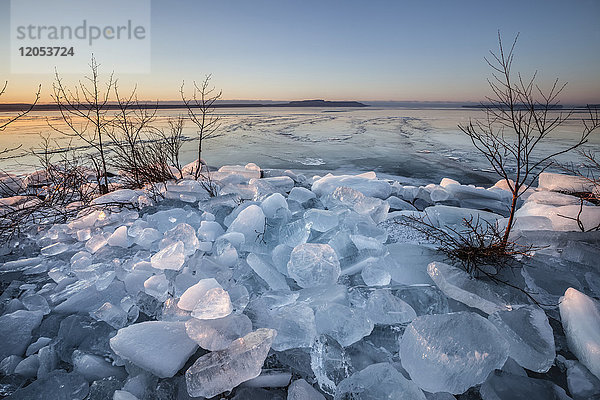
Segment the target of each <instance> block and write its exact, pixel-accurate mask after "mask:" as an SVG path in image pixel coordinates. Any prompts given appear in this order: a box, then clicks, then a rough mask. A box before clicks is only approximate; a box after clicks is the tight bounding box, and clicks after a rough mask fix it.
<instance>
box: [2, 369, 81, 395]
mask: <svg viewBox="0 0 600 400" xmlns="http://www.w3.org/2000/svg"><path fill="white" fill-rule="evenodd" d="M88 392H89V386H88V383H87V382H86V380H85V379H84V378H83V376H81V375H79V374H78V373H76V372H69V373H67V372H65V371H63V370H57V371H52V372H51V373H50V374H48V376H46V377H44V378H43V379H38V380H36V381H34V382H32V383H31V384H29V385H27V386H26V387H24V388H21V389H19V390H17V391H16V392H15V393H14V394H13V395H12V396H11V397H10V398H11V400H48V399H69V400H83V399H84V398H86V396H87V395H88Z"/></svg>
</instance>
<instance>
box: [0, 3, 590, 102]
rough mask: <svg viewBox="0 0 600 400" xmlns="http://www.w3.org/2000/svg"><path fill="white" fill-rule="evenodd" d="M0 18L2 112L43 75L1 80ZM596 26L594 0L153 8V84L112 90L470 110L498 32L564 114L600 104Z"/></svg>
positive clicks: (2, 71)
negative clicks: (447, 105)
mask: <svg viewBox="0 0 600 400" xmlns="http://www.w3.org/2000/svg"><path fill="white" fill-rule="evenodd" d="M7 10H8V0H0V25H1V28H0V35H1V36H0V59H1V62H0V80H6V79H8V80H9V83H10V85H11V86H10V89H12V90H10V91H9V92H8V93H7V96H6V97H5V98H3V101H11V100H12V101H26V100H27V98H28V97H29V96H28V94H29V93H30V92H31V91H32V89H33V88H34V87H35V85H36V83H37V82H40V83H42V84H43V86H44V88H45V90H44V94H47V93H48V89H49V87H50V85H51V72H52V71H48V74H46V75H43V74H42V75H22V74H11V73H10V69H9V65H8V61H7V60H8V54H7V52H8V51H9V50H8V49H9V46H8V43H7V42H8V34H9V32H8V25H9V24H8V17H7V15H8V12H7ZM599 16H600V1H597V0H572V1H564V0H562V1H558V0H530V1H523V0H520V1H515V0H504V1H501V2H488V1H481V0H479V1H468V0H463V1H460V0H458V1H442V0H441V1H427V0H425V1H382V0H379V1H377V0H375V1H368V2H367V1H354V0H344V1H341V0H340V1H325V0H319V1H315V0H301V1H300V0H298V1H288V0H236V1H228V0H222V1H205V0H200V1H198V0H187V1H184V0H178V1H177V0H175V1H173V0H171V1H167V0H154V1H152V27H151V29H152V62H151V64H152V65H151V71H152V72H151V73H150V74H139V75H137V74H127V75H120V80H121V82H123V84H124V83H125V82H132V83H133V82H137V84H138V88H139V93H140V96H141V97H143V98H147V99H161V100H174V99H177V98H178V90H179V85H180V84H181V81H182V79H185V80H187V81H191V80H193V79H197V80H198V79H201V78H202V77H203V75H204V74H207V73H212V74H213V82H214V84H215V85H216V86H217V87H219V88H222V89H223V93H224V97H225V98H227V99H273V100H296V99H306V98H325V99H330V100H335V99H352V100H423V101H434V100H440V101H478V100H482V99H483V96H485V94H487V91H488V89H487V86H486V82H485V79H486V77H487V76H488V75H489V69H488V67H487V66H486V64H485V62H484V60H483V57H484V56H486V55H487V52H488V50H489V49H495V48H496V45H497V42H496V32H497V30H498V29H500V30H501V31H502V33H503V35H504V37H505V40H506V41H507V42H509V41H510V40H511V39H512V38H513V37H514V35H515V34H516V33H517V32H520V34H521V36H520V40H519V43H518V46H517V55H516V65H515V67H516V68H518V69H520V70H522V71H524V72H526V73H529V72H532V71H533V70H534V69H535V68H537V69H539V70H540V73H541V75H540V77H541V79H542V80H543V81H548V80H550V79H552V78H554V77H559V78H561V79H562V80H565V81H568V82H569V86H568V88H567V90H566V92H565V93H564V95H563V96H562V99H563V102H565V103H587V102H600V17H599ZM100 62H101V60H100ZM67 78H69V79H70V78H73V79H74V78H76V77H75V76H68V77H67Z"/></svg>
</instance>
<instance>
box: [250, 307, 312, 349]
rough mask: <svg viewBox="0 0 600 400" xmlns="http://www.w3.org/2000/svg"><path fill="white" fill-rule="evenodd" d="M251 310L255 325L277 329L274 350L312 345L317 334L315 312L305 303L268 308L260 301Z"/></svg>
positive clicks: (273, 344)
mask: <svg viewBox="0 0 600 400" xmlns="http://www.w3.org/2000/svg"><path fill="white" fill-rule="evenodd" d="M257 306H258V307H257ZM250 312H251V313H252V315H251V317H252V319H253V322H254V325H255V326H257V327H261V328H272V329H275V330H276V331H277V337H276V338H275V339H274V340H273V343H272V347H273V350H276V351H284V350H288V349H293V348H300V347H310V346H311V345H312V343H313V341H314V339H315V337H316V336H317V329H316V327H315V316H314V312H313V310H312V308H310V307H309V306H307V305H305V304H302V303H300V304H298V303H291V304H285V305H282V306H280V305H276V306H273V307H272V308H268V307H267V306H264V303H261V302H260V301H258V302H257V303H253V304H252V305H251V310H250Z"/></svg>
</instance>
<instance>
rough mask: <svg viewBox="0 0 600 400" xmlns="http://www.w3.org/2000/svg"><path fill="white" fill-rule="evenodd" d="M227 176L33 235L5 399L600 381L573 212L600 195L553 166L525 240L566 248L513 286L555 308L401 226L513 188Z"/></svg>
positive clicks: (14, 318) (579, 390)
mask: <svg viewBox="0 0 600 400" xmlns="http://www.w3.org/2000/svg"><path fill="white" fill-rule="evenodd" d="M211 178H212V180H213V182H215V183H216V184H217V185H218V193H219V195H218V196H216V197H211V196H210V195H209V193H207V191H206V189H205V188H204V187H203V186H202V185H201V184H199V183H198V182H197V181H194V180H191V179H183V180H180V181H179V182H172V183H167V184H166V185H165V186H164V187H162V189H161V192H162V194H163V196H164V199H163V200H161V201H154V200H152V199H151V198H150V196H148V193H146V192H144V191H143V190H129V189H121V190H117V191H115V192H112V193H109V194H108V195H105V196H102V197H99V198H97V199H96V200H94V202H95V203H96V204H102V203H105V204H107V203H112V202H115V201H117V202H120V203H129V204H131V206H132V209H124V208H122V209H116V208H112V207H109V208H107V209H98V210H95V211H93V212H91V213H87V214H82V215H81V216H79V217H78V218H75V219H73V220H71V221H69V222H68V223H67V224H62V225H55V226H54V227H52V228H50V229H49V230H47V231H43V232H40V233H39V234H38V235H37V236H36V237H33V238H31V239H32V240H34V241H35V243H36V245H37V246H38V247H39V249H40V254H39V255H34V256H33V257H31V256H32V255H33V254H30V255H29V257H21V259H19V260H14V261H9V262H5V263H4V264H2V265H1V266H0V272H1V273H2V275H5V276H10V277H11V279H12V278H14V276H15V275H14V274H20V276H22V277H24V278H25V279H29V277H31V278H34V279H31V281H29V280H27V281H24V282H19V281H14V282H13V283H11V284H10V285H9V286H8V287H7V288H6V289H5V290H4V292H3V293H2V295H1V296H0V301H1V303H0V307H1V308H0V311H1V312H2V316H0V321H1V322H0V331H1V335H2V337H5V338H7V340H5V341H4V342H3V343H0V371H1V373H2V375H3V378H2V380H1V381H0V385H1V388H2V389H1V390H2V391H3V393H5V394H13V393H14V394H13V396H12V397H11V398H52V396H56V397H58V396H61V395H62V396H66V397H69V398H77V399H83V398H88V399H104V398H114V399H133V398H138V399H142V398H165V399H166V398H178V399H179V398H181V399H184V398H190V396H205V397H211V396H216V395H221V396H225V397H226V398H235V399H250V398H253V399H254V398H286V397H287V398H288V399H295V400H299V399H318V398H335V399H344V398H349V397H350V396H356V398H383V397H386V398H387V397H388V396H391V397H390V398H398V399H402V398H406V399H425V398H427V399H451V398H459V399H480V398H481V399H484V400H486V399H508V398H511V396H512V395H514V394H517V393H519V394H521V395H523V394H524V393H527V394H528V395H529V397H530V398H532V399H536V398H540V399H546V398H557V399H565V398H574V399H583V398H589V396H591V395H594V394H595V395H597V394H598V393H600V382H599V381H598V378H600V377H599V376H598V374H599V372H598V371H599V369H598V368H600V359H599V358H598V352H597V351H596V350H594V349H597V348H600V347H599V346H600V338H599V337H598V332H600V310H599V306H598V298H599V297H600V271H599V269H598V263H597V260H598V256H600V249H599V247H600V246H599V244H600V234H599V233H598V232H587V233H581V232H577V231H578V230H579V228H578V224H577V221H576V220H574V219H570V218H565V216H566V217H571V218H575V217H576V216H577V215H578V213H579V212H580V203H579V199H578V198H577V197H574V196H569V195H567V194H564V193H561V192H564V191H582V190H583V189H585V190H588V191H593V190H597V188H593V187H592V188H590V187H582V185H584V183H582V182H579V181H577V180H576V179H575V178H574V177H566V176H564V175H558V174H549V173H548V174H544V175H542V177H541V179H540V184H539V187H538V188H537V189H532V190H530V192H529V193H526V194H525V195H524V196H523V204H522V205H521V206H520V208H519V210H518V212H517V221H516V225H515V233H514V237H515V240H517V239H518V240H523V241H529V242H534V243H533V244H541V245H543V246H547V247H545V248H543V249H541V250H540V251H538V252H537V253H536V255H535V256H534V257H532V258H531V260H529V261H526V262H525V265H524V266H523V267H522V268H521V269H520V270H518V271H517V272H516V273H515V274H513V275H511V276H510V277H509V279H510V282H511V283H512V284H515V285H517V286H519V287H523V288H526V289H528V290H529V291H531V292H535V293H536V294H537V295H539V298H540V299H541V300H542V301H540V303H543V304H544V306H543V308H540V307H538V306H537V305H535V304H532V302H531V300H530V299H528V298H527V297H525V296H521V295H519V293H517V292H515V291H512V290H509V288H507V287H504V286H499V285H496V284H493V283H491V282H486V281H485V280H473V279H470V278H469V277H468V275H467V274H466V273H465V272H464V271H462V270H460V269H459V268H457V267H456V266H452V265H448V264H445V263H444V261H446V260H445V259H444V257H443V256H442V255H440V254H438V253H436V251H435V245H434V244H432V243H431V242H429V241H428V240H426V238H425V237H424V236H423V235H422V234H420V233H419V232H416V231H414V230H412V229H411V228H409V227H407V226H404V225H400V224H397V223H396V221H397V219H398V218H402V217H403V216H406V215H419V214H420V213H422V212H426V213H427V215H429V217H430V218H431V219H432V220H433V221H434V223H435V224H437V226H439V227H441V228H444V227H456V226H458V225H460V223H461V221H462V219H463V218H464V217H468V216H470V215H473V216H478V217H479V218H481V219H483V220H486V221H488V222H490V223H497V224H498V225H499V226H502V224H503V223H504V224H505V223H506V222H505V216H506V215H507V214H506V212H507V209H508V208H507V206H508V205H509V204H510V193H509V192H507V191H506V190H504V189H503V187H504V186H503V183H502V182H499V183H497V184H496V185H495V186H493V187H491V188H487V189H486V188H478V187H474V186H468V185H461V184H460V183H458V182H457V181H455V180H452V179H443V180H442V181H441V182H440V184H439V185H438V184H429V185H424V186H411V185H406V182H403V183H400V182H398V181H397V180H395V179H393V178H394V177H391V176H386V178H388V179H385V180H383V179H379V178H378V177H377V175H376V174H375V173H374V172H368V173H362V174H358V175H348V174H346V175H332V174H327V175H324V176H318V175H316V176H305V175H302V174H296V173H294V172H292V171H279V170H268V171H264V170H261V169H260V168H259V167H258V166H256V165H254V164H248V165H246V166H224V167H221V168H220V169H219V170H218V171H215V172H214V173H213V174H212V176H211ZM5 202H8V201H7V200H5ZM9 206H10V205H9ZM419 210H425V211H419ZM580 216H581V220H582V221H583V222H584V223H585V224H586V225H589V226H595V225H598V224H600V207H598V206H594V205H592V204H584V205H582V206H581V215H580ZM34 247H35V246H33V245H31V248H34ZM5 250H6V249H5ZM7 274H12V275H7ZM565 292H566V294H565ZM563 295H564V296H565V300H564V301H563V302H562V303H560V307H559V301H560V300H559V299H560V298H561V296H563ZM584 316H585V317H584ZM507 388H509V389H507ZM231 390H233V391H231ZM507 390H508V392H507ZM230 391H231V393H229V392H230ZM433 393H435V394H433ZM450 393H452V394H453V395H455V397H454V396H453V395H452V394H450ZM567 393H568V394H569V395H570V397H568V395H567ZM86 396H87V397H86ZM507 396H508V397H507ZM535 396H537V397H535ZM513 397H514V396H513ZM196 398H197V397H196ZM217 398H220V397H217Z"/></svg>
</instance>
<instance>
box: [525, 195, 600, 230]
mask: <svg viewBox="0 0 600 400" xmlns="http://www.w3.org/2000/svg"><path fill="white" fill-rule="evenodd" d="M515 216H516V217H517V218H523V217H535V216H537V217H546V218H548V219H550V221H551V222H552V229H553V230H555V231H580V227H579V225H578V223H577V218H579V220H580V222H581V223H582V224H583V227H584V229H585V230H590V229H591V228H593V227H595V226H598V225H599V224H600V208H598V207H597V206H593V205H591V206H589V205H584V206H581V207H580V206H579V205H569V206H560V207H555V206H549V205H545V204H538V203H534V202H527V203H525V204H524V205H523V207H521V208H519V209H518V210H517V212H516V213H515Z"/></svg>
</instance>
